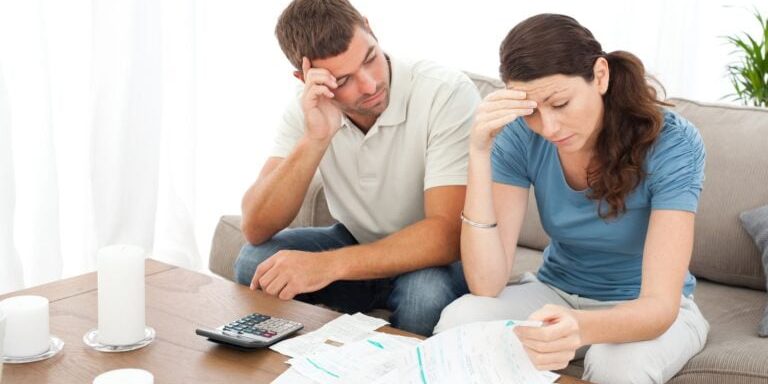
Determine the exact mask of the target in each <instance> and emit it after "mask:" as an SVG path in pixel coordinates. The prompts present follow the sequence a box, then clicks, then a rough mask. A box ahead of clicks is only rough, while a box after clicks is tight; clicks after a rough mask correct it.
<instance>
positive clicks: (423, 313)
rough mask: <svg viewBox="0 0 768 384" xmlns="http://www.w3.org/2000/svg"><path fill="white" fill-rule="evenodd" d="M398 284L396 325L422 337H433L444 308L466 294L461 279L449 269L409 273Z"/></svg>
mask: <svg viewBox="0 0 768 384" xmlns="http://www.w3.org/2000/svg"><path fill="white" fill-rule="evenodd" d="M395 285H396V287H395V289H394V291H393V295H394V297H392V300H391V301H392V307H393V308H392V309H393V311H394V313H393V319H392V320H393V325H394V326H396V327H399V328H402V329H406V330H409V331H411V332H416V333H420V334H423V335H430V334H432V328H433V327H434V326H435V323H437V320H438V319H439V317H440V312H441V311H442V310H443V308H445V306H447V305H448V304H450V303H451V302H452V301H454V300H455V299H456V298H458V297H459V296H460V295H462V294H464V293H466V284H465V283H464V282H463V280H462V276H461V275H460V274H459V275H457V274H456V273H455V271H454V270H452V268H450V267H435V268H426V269H422V270H418V271H414V272H410V273H407V274H405V275H401V276H400V277H398V278H397V281H396V282H395Z"/></svg>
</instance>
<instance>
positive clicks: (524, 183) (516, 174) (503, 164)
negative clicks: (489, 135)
mask: <svg viewBox="0 0 768 384" xmlns="http://www.w3.org/2000/svg"><path fill="white" fill-rule="evenodd" d="M532 136H533V132H531V130H530V129H528V127H527V126H525V124H524V123H523V118H522V117H519V118H517V119H516V120H515V121H513V122H511V123H509V124H507V126H506V127H504V129H503V130H502V131H501V132H500V133H499V134H498V135H497V136H496V139H494V141H493V148H492V149H491V169H492V174H493V181H495V182H497V183H503V184H511V185H515V186H518V187H522V188H529V187H530V186H531V183H532V180H531V177H530V175H529V172H528V153H529V150H530V144H531V140H532Z"/></svg>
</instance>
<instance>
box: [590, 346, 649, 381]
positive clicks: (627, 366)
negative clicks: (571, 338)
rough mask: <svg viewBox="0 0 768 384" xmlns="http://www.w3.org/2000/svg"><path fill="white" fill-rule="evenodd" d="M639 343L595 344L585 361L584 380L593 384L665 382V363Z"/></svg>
mask: <svg viewBox="0 0 768 384" xmlns="http://www.w3.org/2000/svg"><path fill="white" fill-rule="evenodd" d="M640 343H642V342H639V343H624V344H595V345H592V346H591V347H590V348H589V351H587V354H586V356H585V358H584V380H587V381H589V382H592V383H598V384H600V383H617V384H621V383H627V384H629V383H631V384H662V383H664V378H663V371H664V369H663V368H664V367H663V366H660V364H663V362H661V361H658V359H656V358H654V356H656V355H657V354H654V353H652V352H651V351H643V350H642V349H644V348H643V346H642V345H640Z"/></svg>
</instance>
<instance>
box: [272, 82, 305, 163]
mask: <svg viewBox="0 0 768 384" xmlns="http://www.w3.org/2000/svg"><path fill="white" fill-rule="evenodd" d="M299 102H300V99H299V97H298V96H297V97H296V98H295V99H294V100H292V101H291V103H290V104H288V107H287V108H286V109H285V112H283V117H282V119H280V122H279V124H278V127H277V134H276V135H275V142H274V145H273V146H272V150H271V152H270V156H271V157H282V158H285V157H288V155H289V154H290V153H291V151H293V148H294V147H295V146H296V143H298V142H299V139H301V136H302V135H303V134H304V114H303V113H302V112H301V106H300V105H299Z"/></svg>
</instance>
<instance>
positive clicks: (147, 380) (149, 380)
mask: <svg viewBox="0 0 768 384" xmlns="http://www.w3.org/2000/svg"><path fill="white" fill-rule="evenodd" d="M154 382H155V377H154V376H152V374H151V373H149V372H147V371H145V370H143V369H134V368H126V369H115V370H114V371H109V372H105V373H102V374H101V375H99V376H96V379H94V380H93V384H153V383H154Z"/></svg>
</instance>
